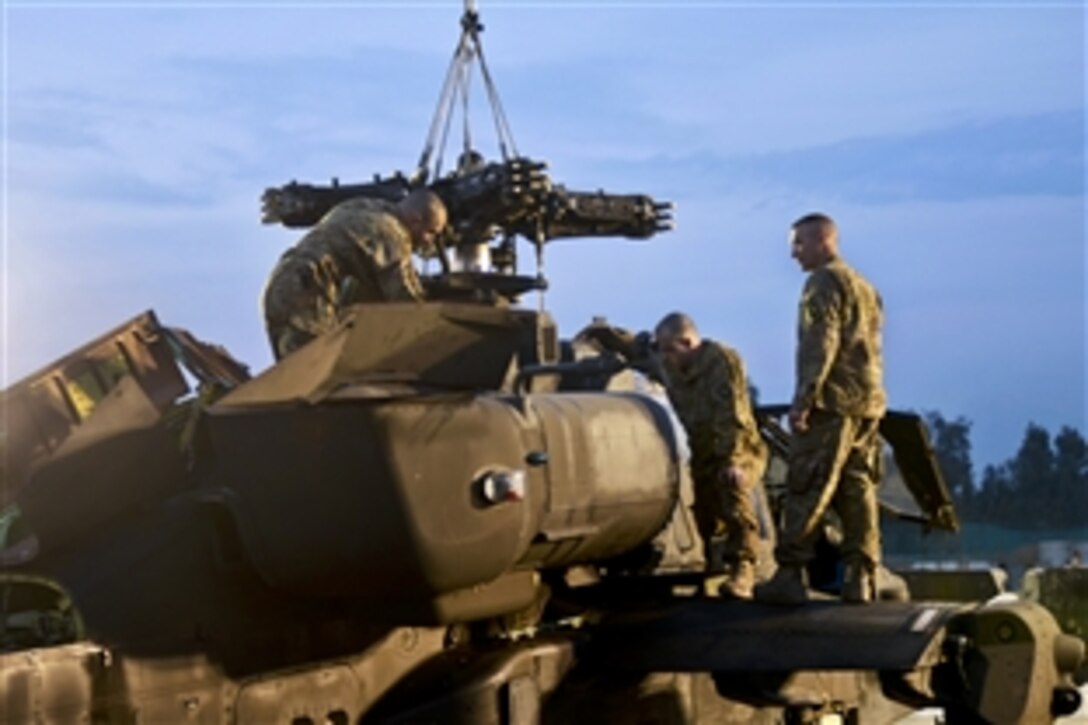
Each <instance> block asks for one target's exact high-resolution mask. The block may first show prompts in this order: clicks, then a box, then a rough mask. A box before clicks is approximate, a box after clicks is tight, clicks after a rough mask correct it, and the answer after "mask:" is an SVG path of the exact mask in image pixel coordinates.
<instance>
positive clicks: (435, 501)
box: [204, 389, 681, 621]
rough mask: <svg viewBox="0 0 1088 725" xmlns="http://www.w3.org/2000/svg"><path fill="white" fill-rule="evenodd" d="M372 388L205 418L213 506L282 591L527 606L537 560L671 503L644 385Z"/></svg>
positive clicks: (428, 605) (667, 426)
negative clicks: (545, 389)
mask: <svg viewBox="0 0 1088 725" xmlns="http://www.w3.org/2000/svg"><path fill="white" fill-rule="evenodd" d="M365 393H366V390H365V389H363V391H362V394H361V395H362V397H357V398H353V395H352V391H351V389H348V390H344V391H340V392H338V393H337V395H336V396H335V400H326V401H323V402H321V403H320V404H314V405H305V404H300V405H272V404H269V405H259V406H253V405H250V406H244V407H237V408H231V407H229V406H226V407H219V408H217V409H214V410H213V411H212V414H211V415H210V416H209V435H210V440H211V446H212V449H213V451H214V460H215V475H214V476H213V478H212V480H213V482H214V485H213V486H211V487H209V488H208V489H207V491H206V492H204V496H205V500H207V501H209V502H218V503H220V504H222V505H223V506H225V507H227V508H228V509H229V510H230V512H231V514H232V518H233V520H234V521H235V522H236V531H237V535H238V537H239V540H240V543H241V548H242V549H243V550H244V552H245V554H246V556H247V558H248V560H249V562H250V563H251V564H252V566H253V568H254V569H255V570H256V571H257V573H258V574H259V575H260V576H261V578H262V579H264V580H265V581H266V582H267V583H268V584H269V585H270V586H272V587H274V588H277V589H280V590H283V591H285V592H290V593H292V594H298V595H306V596H322V597H350V598H355V599H358V600H359V602H360V603H361V604H363V605H365V606H366V608H367V609H368V610H369V611H372V612H375V613H376V614H377V615H378V616H381V615H382V613H384V615H385V616H388V617H391V618H393V619H396V620H407V621H433V620H438V621H449V620H459V619H468V618H473V617H476V616H483V615H484V614H493V613H495V611H494V610H500V611H501V610H503V609H509V608H512V607H516V606H520V605H523V604H525V603H527V602H528V601H531V599H532V596H533V591H534V584H535V581H536V579H537V577H536V572H537V571H538V570H540V569H545V568H552V567H563V566H567V565H571V564H576V563H581V562H589V561H602V560H607V559H609V558H610V557H615V556H618V555H620V554H623V553H625V552H628V551H631V550H632V549H634V548H636V547H638V546H640V545H642V544H645V543H646V542H648V541H650V540H651V539H652V538H653V537H654V536H655V535H656V534H657V533H658V532H659V531H660V530H661V529H662V528H663V526H664V525H665V524H666V522H667V521H668V519H669V517H670V515H671V513H672V509H673V507H674V505H675V502H676V500H677V495H678V488H679V481H680V466H681V462H680V459H679V457H678V453H677V445H676V441H675V440H674V432H673V428H672V425H671V423H670V420H669V417H668V413H667V412H666V411H665V409H664V408H663V407H662V406H661V405H660V404H659V403H658V402H657V401H655V400H654V399H652V398H650V397H648V396H645V395H640V394H635V393H613V394H541V395H528V396H514V395H502V394H497V393H487V394H470V393H455V394H440V395H431V396H411V397H405V398H400V399H385V400H375V399H371V398H368V397H367V396H366V394H365Z"/></svg>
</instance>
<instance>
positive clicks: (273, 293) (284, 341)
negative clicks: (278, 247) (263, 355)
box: [264, 258, 338, 360]
mask: <svg viewBox="0 0 1088 725" xmlns="http://www.w3.org/2000/svg"><path fill="white" fill-rule="evenodd" d="M321 279H322V275H321V274H319V273H318V271H317V270H316V269H314V265H312V264H311V263H309V262H307V261H305V260H302V259H294V258H284V259H283V260H281V261H280V263H279V264H278V265H276V269H275V270H274V271H273V272H272V276H271V278H269V280H268V286H267V287H266V288H265V291H264V321H265V330H266V331H267V332H268V341H269V342H270V343H271V345H272V353H273V354H274V355H275V357H276V359H277V360H279V359H280V358H282V357H284V356H285V355H287V354H288V353H290V352H292V351H294V350H297V349H298V348H300V347H302V346H303V345H305V344H306V343H307V342H309V341H310V340H313V339H314V338H315V337H317V336H318V335H320V334H322V333H323V332H328V331H329V330H331V329H332V328H333V327H335V326H336V323H337V321H338V317H337V305H336V298H337V292H338V291H337V290H335V289H328V288H327V287H328V285H324V284H322V283H321V282H320V280H321Z"/></svg>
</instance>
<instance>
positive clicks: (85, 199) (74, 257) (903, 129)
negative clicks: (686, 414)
mask: <svg viewBox="0 0 1088 725" xmlns="http://www.w3.org/2000/svg"><path fill="white" fill-rule="evenodd" d="M479 5H480V8H479V9H480V12H481V15H482V18H483V21H484V24H485V26H486V30H485V32H484V35H483V42H484V47H485V51H486V54H487V58H488V61H489V65H490V68H491V71H492V74H493V76H494V78H495V81H496V83H497V85H498V89H499V92H500V94H501V96H502V99H503V103H504V105H505V108H506V113H507V116H508V118H509V121H510V123H511V126H512V129H513V132H514V136H515V138H516V140H517V144H518V148H519V150H520V151H521V152H522V153H524V154H526V155H529V156H532V157H535V158H542V159H546V160H548V162H549V165H550V171H551V173H552V176H553V178H554V179H555V180H556V181H558V182H560V183H563V184H565V185H567V186H568V187H569V188H572V189H586V190H593V189H597V188H601V187H603V188H606V189H609V190H612V191H617V192H644V193H649V194H651V195H653V196H655V197H657V198H659V199H663V200H666V199H667V200H671V201H673V202H675V203H676V205H677V209H676V224H677V228H676V230H675V231H674V232H671V233H669V234H664V235H660V236H658V237H657V238H655V239H653V240H651V241H650V242H629V241H626V240H602V239H593V240H585V241H569V242H561V243H557V244H555V245H554V246H553V247H552V248H551V249H550V251H549V255H548V258H547V262H546V272H547V274H548V276H549V278H550V281H551V291H550V292H549V293H548V295H547V303H548V305H549V306H550V308H551V309H552V311H553V314H554V315H555V316H556V317H557V319H558V321H559V323H560V329H561V331H564V332H565V333H566V334H568V335H569V334H573V333H574V332H575V331H577V329H578V328H579V327H581V326H582V325H583V324H584V323H586V322H588V321H589V319H590V318H591V317H592V316H594V315H605V316H607V317H608V318H609V319H611V320H613V321H614V322H616V323H618V324H623V325H625V326H628V327H634V328H640V327H649V326H652V325H653V323H654V322H655V321H656V320H657V319H658V318H659V317H660V316H661V315H662V314H664V313H666V312H668V311H670V310H673V309H682V310H686V311H688V312H690V313H691V314H692V315H693V316H695V318H696V320H697V321H698V322H699V323H700V325H701V327H702V328H703V330H704V332H705V333H706V334H707V335H709V336H712V337H715V338H718V339H721V340H723V341H725V342H727V343H729V344H731V345H733V346H734V347H736V348H737V349H738V350H739V351H740V352H741V353H742V355H743V356H744V357H745V359H746V361H747V363H748V367H749V373H750V375H751V377H752V378H753V380H754V382H755V383H756V384H757V385H758V386H759V388H760V389H761V392H762V397H763V399H764V400H765V401H772V400H783V399H786V398H787V397H788V396H789V394H790V391H791V386H792V360H793V344H794V315H795V309H796V302H797V296H798V293H799V290H800V287H801V285H802V283H803V277H802V275H801V273H800V272H799V271H798V270H797V269H796V266H795V264H794V262H793V261H792V260H791V259H789V257H788V254H787V246H786V232H787V228H788V226H789V223H790V222H791V221H792V220H793V219H795V218H796V217H798V216H800V215H801V214H804V213H806V212H809V211H812V210H817V209H818V210H823V211H826V212H828V213H830V214H831V215H833V216H834V217H835V218H836V219H837V220H838V221H839V223H840V227H841V230H842V240H843V253H844V256H845V257H846V258H847V259H848V260H849V261H851V262H852V263H853V264H854V265H855V266H857V267H858V268H859V269H860V270H862V271H863V272H864V273H866V274H867V275H868V276H869V277H870V278H871V279H872V281H873V282H874V283H875V284H876V285H877V287H878V288H879V289H880V290H881V292H882V293H883V295H884V298H885V303H886V307H887V317H888V320H887V330H886V357H887V361H886V362H887V380H888V387H889V393H890V397H891V400H892V403H893V405H895V406H897V407H905V408H915V409H925V410H929V409H937V410H940V411H942V412H944V413H945V414H946V415H949V416H956V415H964V416H966V417H967V418H969V419H971V420H972V421H973V422H974V428H973V440H974V444H975V448H976V461H977V462H979V463H989V462H997V461H1000V460H1003V459H1004V458H1006V457H1009V456H1011V455H1012V454H1013V453H1014V452H1015V450H1016V447H1017V446H1018V445H1019V442H1020V439H1021V437H1022V435H1023V431H1024V428H1025V426H1026V425H1027V423H1028V422H1029V421H1033V422H1036V423H1039V424H1042V425H1044V426H1047V427H1048V428H1050V429H1051V430H1056V429H1057V428H1058V427H1059V426H1061V425H1072V426H1076V427H1078V428H1080V429H1081V430H1082V431H1084V430H1085V429H1086V427H1088V426H1086V408H1088V391H1086V383H1085V380H1086V378H1088V363H1086V352H1085V337H1086V327H1088V323H1086V299H1085V279H1086V277H1088V266H1086V259H1085V242H1086V236H1085V212H1086V209H1085V77H1084V75H1085V71H1084V68H1085V10H1084V5H1083V4H1082V3H1079V2H1069V3H1060V2H1057V3H1039V2H1036V3H994V2H990V3H985V2H953V3H932V2H912V3H904V2H899V3H873V2H865V3H861V2H834V3H806V2H766V3H757V2H746V3H725V2H719V3H715V2H702V3H668V4H665V3H633V2H625V3H618V2H592V3H543V2H487V0H481V2H480V3H479ZM462 8H463V4H462V3H461V2H428V3H413V2H403V3H367V2H324V3H268V2H264V3H255V2H231V3H218V2H195V3H194V2H189V3H182V2H178V3H147V4H142V3H92V2H82V3H80V2H70V3H46V2H32V1H27V2H6V3H5V5H4V10H3V17H4V38H3V41H4V42H3V47H4V62H5V64H4V78H3V82H4V88H3V91H4V142H5V146H4V152H5V163H4V172H5V176H4V181H5V185H4V194H5V196H4V200H5V207H4V211H5V213H4V259H3V261H4V268H3V272H4V276H3V278H2V283H3V296H2V298H0V300H2V305H3V309H2V313H3V319H4V323H5V324H4V326H3V329H2V334H3V340H2V343H0V344H2V348H3V360H2V368H0V374H2V375H3V377H4V383H5V384H7V383H9V382H12V381H14V380H16V379H18V378H19V377H21V376H22V375H25V374H27V373H29V372H31V371H32V370H33V369H35V368H37V367H38V366H40V365H42V364H44V363H46V362H48V361H49V360H50V359H52V358H54V357H56V356H57V355H60V354H62V353H63V352H65V351H66V350H67V349H69V348H71V347H73V346H75V345H77V344H79V343H80V342H82V341H84V340H85V339H87V338H89V337H91V336H93V335H95V334H98V333H99V332H101V331H103V330H105V329H106V328H108V327H110V326H113V325H115V324H117V323H119V322H121V321H123V320H125V319H127V318H129V317H131V316H133V315H135V314H137V313H138V312H140V311H142V310H144V309H147V308H153V309H155V310H156V312H157V313H158V314H159V316H160V318H161V319H162V320H164V321H165V322H167V323H168V324H173V325H178V326H181V327H185V328H188V329H190V330H191V331H193V332H194V333H195V334H197V335H198V336H200V337H202V338H204V339H206V340H211V341H215V342H219V343H221V344H223V345H225V346H226V347H227V348H228V349H230V350H231V351H232V352H233V353H234V354H235V355H236V356H237V357H239V358H241V359H243V360H245V361H247V362H248V363H249V364H250V365H251V366H252V367H253V368H254V369H255V370H260V369H263V368H264V367H265V366H267V365H268V364H269V362H270V355H269V353H268V350H267V344H266V342H265V338H264V333H263V329H262V325H261V319H260V315H259V310H258V305H257V300H258V298H259V295H260V292H261V289H262V286H263V284H264V280H265V277H266V275H267V274H268V271H269V270H270V269H271V267H272V265H273V263H274V261H275V259H276V257H277V256H278V255H279V253H280V252H281V251H282V249H283V248H284V247H286V246H287V245H289V244H291V243H292V242H293V241H294V240H295V239H296V238H297V237H298V233H297V232H293V231H290V230H285V229H281V228H278V227H266V226H262V225H261V224H260V223H259V205H258V197H259V195H260V192H261V190H263V189H264V188H265V187H266V186H273V185H278V184H281V183H284V182H286V181H288V180H290V179H299V180H308V181H326V180H328V179H329V178H330V177H332V176H337V177H339V178H341V179H344V180H364V179H367V178H369V177H370V176H371V175H372V174H374V173H388V172H391V171H393V170H395V169H403V170H406V171H408V170H410V169H411V168H412V167H413V166H414V164H415V162H416V161H417V159H418V157H419V153H420V150H421V148H422V143H423V140H424V137H425V135H426V131H427V128H428V124H429V122H430V118H431V114H432V112H433V110H434V105H435V102H436V100H437V96H438V91H439V87H440V85H441V82H442V79H443V77H444V74H445V71H446V67H447V64H448V62H449V58H450V55H451V53H452V51H453V47H454V44H455V42H456V40H457V37H458V35H459V31H460V29H459V26H458V19H459V17H460V14H461V10H462ZM473 90H474V94H475V96H474V102H475V104H476V106H477V111H479V112H481V113H480V115H478V116H477V117H476V119H475V120H476V124H475V126H476V128H475V132H476V137H477V138H478V139H480V141H481V146H482V148H483V150H485V151H487V152H493V151H494V145H493V135H492V133H491V128H490V126H489V125H488V124H486V123H485V121H486V118H485V117H484V116H483V114H482V112H483V111H484V108H485V107H484V105H483V103H482V101H483V94H482V90H481V88H480V86H479V85H476V86H475V87H474V89H473ZM526 301H527V303H530V304H533V303H535V301H534V300H532V299H527V300H526Z"/></svg>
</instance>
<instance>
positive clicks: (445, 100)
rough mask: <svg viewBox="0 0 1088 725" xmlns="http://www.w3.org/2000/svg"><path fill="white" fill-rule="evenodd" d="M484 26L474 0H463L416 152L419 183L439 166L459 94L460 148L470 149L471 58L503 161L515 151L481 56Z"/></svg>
mask: <svg viewBox="0 0 1088 725" xmlns="http://www.w3.org/2000/svg"><path fill="white" fill-rule="evenodd" d="M483 29H484V26H483V24H482V23H480V16H479V14H478V13H477V12H476V7H475V2H474V1H473V0H465V12H464V14H463V15H462V16H461V37H460V39H459V40H458V42H457V47H456V48H455V49H454V52H453V58H452V59H451V60H450V66H449V69H448V70H447V72H446V79H445V81H444V83H443V84H442V90H441V92H440V93H439V96H438V105H437V107H436V108H435V112H434V116H433V117H432V119H431V127H430V131H429V132H428V134H427V139H426V141H425V142H424V146H423V153H422V154H421V156H420V159H419V164H418V166H417V168H416V174H415V179H416V180H417V181H419V182H420V183H426V182H427V181H428V180H431V179H437V178H438V176H439V175H440V173H441V170H442V155H443V153H444V151H445V148H446V142H447V140H448V137H449V130H450V125H451V122H452V119H453V111H454V108H455V107H456V105H457V100H458V98H460V100H461V106H462V115H463V119H464V123H463V141H464V150H465V152H466V153H467V152H469V151H471V150H472V135H471V130H470V127H469V115H468V107H469V86H470V84H471V69H472V62H473V60H474V59H479V62H480V75H481V77H482V78H483V82H484V89H485V90H486V92H487V99H488V103H489V104H490V106H491V116H492V119H493V120H494V122H495V134H496V137H497V139H498V144H499V152H500V153H501V154H502V159H503V161H509V160H510V159H511V158H513V157H516V156H517V155H518V152H517V145H516V144H515V143H514V134H513V132H512V131H511V130H510V123H509V122H508V121H507V119H506V113H505V112H504V111H503V107H502V101H501V100H500V99H499V93H498V90H496V88H495V83H494V80H493V79H492V78H491V72H490V70H489V69H488V67H487V61H486V59H485V58H484V49H483V44H482V43H481V42H480V33H482V32H483ZM436 148H437V154H436V156H435V164H434V169H433V172H432V169H431V168H430V164H431V156H432V154H435V149H436Z"/></svg>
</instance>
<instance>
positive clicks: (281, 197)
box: [261, 174, 410, 228]
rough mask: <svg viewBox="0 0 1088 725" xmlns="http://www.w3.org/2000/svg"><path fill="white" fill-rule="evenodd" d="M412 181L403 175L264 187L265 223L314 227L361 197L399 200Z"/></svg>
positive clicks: (293, 226) (263, 210) (263, 207)
mask: <svg viewBox="0 0 1088 725" xmlns="http://www.w3.org/2000/svg"><path fill="white" fill-rule="evenodd" d="M409 190H410V189H409V183H408V179H406V178H405V177H404V176H403V175H401V174H395V175H393V176H390V177H387V178H384V179H383V178H381V177H375V179H374V181H373V182H371V183H369V184H343V185H342V184H340V183H339V182H337V181H335V180H334V181H333V183H331V184H329V185H317V184H300V183H298V182H297V181H292V182H291V183H289V184H284V185H283V186H280V187H273V188H268V189H265V190H264V194H262V195H261V222H262V223H264V224H282V225H283V226H285V227H291V228H304V227H312V226H313V225H315V224H317V222H318V221H320V220H321V217H323V216H325V214H326V213H328V211H329V210H330V209H332V208H333V207H334V206H336V205H337V204H339V203H340V202H343V201H347V200H348V199H355V198H358V197H369V198H372V199H385V200H386V201H399V200H400V199H402V198H404V197H405V196H406V195H407V194H408V192H409Z"/></svg>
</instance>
